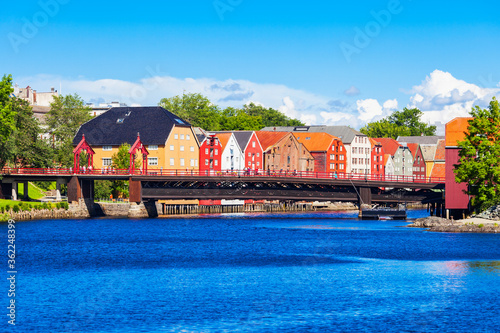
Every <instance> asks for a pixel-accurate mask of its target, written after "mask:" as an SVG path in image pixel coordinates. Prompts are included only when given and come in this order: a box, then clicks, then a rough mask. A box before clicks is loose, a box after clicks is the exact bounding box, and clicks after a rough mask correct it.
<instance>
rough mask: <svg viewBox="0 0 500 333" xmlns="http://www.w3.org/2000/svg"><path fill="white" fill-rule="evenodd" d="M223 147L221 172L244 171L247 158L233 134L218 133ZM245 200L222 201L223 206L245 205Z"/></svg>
mask: <svg viewBox="0 0 500 333" xmlns="http://www.w3.org/2000/svg"><path fill="white" fill-rule="evenodd" d="M216 136H217V138H218V139H219V141H220V143H221V145H222V156H221V172H223V173H224V172H232V171H239V170H243V168H244V163H245V156H244V155H243V152H242V150H241V148H240V146H239V144H238V141H237V140H236V137H235V136H234V134H233V133H229V132H223V133H216ZM244 204H245V201H244V200H238V199H233V200H224V199H223V200H221V205H244Z"/></svg>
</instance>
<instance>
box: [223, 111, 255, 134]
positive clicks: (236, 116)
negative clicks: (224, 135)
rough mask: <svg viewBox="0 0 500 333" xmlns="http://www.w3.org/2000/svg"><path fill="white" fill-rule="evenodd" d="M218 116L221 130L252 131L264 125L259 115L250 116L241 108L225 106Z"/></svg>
mask: <svg viewBox="0 0 500 333" xmlns="http://www.w3.org/2000/svg"><path fill="white" fill-rule="evenodd" d="M220 118H221V124H220V125H221V127H220V128H221V130H223V131H254V130H260V129H261V128H262V127H264V125H263V123H262V117H261V116H251V115H249V114H248V113H246V112H245V110H242V109H235V108H232V107H227V108H225V109H224V110H223V111H222V116H221V117H220Z"/></svg>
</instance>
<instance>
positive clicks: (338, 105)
mask: <svg viewBox="0 0 500 333" xmlns="http://www.w3.org/2000/svg"><path fill="white" fill-rule="evenodd" d="M498 7H500V5H498V4H496V3H494V2H487V3H486V2H476V3H470V2H448V1H447V2H434V1H433V2H431V1H417V0H413V1H410V0H399V1H398V0H390V1H356V2H354V1H353V2H336V1H328V2H327V1H309V2H304V1H274V2H271V1H260V0H253V1H250V0H206V1H201V0H200V1H194V0H193V1H189V0H185V1H157V2H145V3H140V2H137V1H133V2H132V1H121V2H105V1H99V2H97V1H92V0H90V1H75V0H41V1H24V2H21V3H19V4H18V3H14V2H10V3H9V4H7V5H5V6H4V10H3V12H2V14H1V17H2V20H0V49H1V50H2V52H1V53H0V66H1V69H2V73H10V74H12V75H13V77H14V81H15V82H17V83H18V84H19V85H20V86H26V85H30V86H31V87H32V88H34V89H37V90H38V91H48V90H49V89H50V87H52V86H54V87H56V89H59V87H60V86H61V87H62V92H63V94H66V93H78V94H79V95H80V96H82V97H83V98H84V99H85V100H86V101H87V102H90V101H106V102H110V101H112V100H119V101H122V102H126V103H128V104H129V105H132V104H141V105H155V104H156V103H158V101H159V99H160V98H162V97H170V96H173V95H176V94H182V92H183V91H186V92H200V93H202V94H204V95H206V96H208V97H209V98H210V99H211V100H212V101H213V102H214V103H216V104H219V105H221V106H229V105H231V106H236V107H240V106H241V105H243V104H244V103H247V102H249V101H252V102H256V103H261V104H263V105H265V106H269V107H273V108H277V109H280V110H282V111H283V112H285V113H287V114H288V115H290V116H293V117H297V118H301V119H303V120H304V121H307V122H308V123H311V124H322V123H327V124H349V125H351V126H353V127H355V128H359V127H360V126H362V125H363V124H365V123H366V122H367V121H373V120H377V119H380V118H381V117H384V116H386V115H388V114H390V113H391V112H392V111H394V110H396V109H402V108H403V107H405V106H416V107H419V108H421V109H422V111H424V112H425V113H426V116H425V118H426V121H428V122H431V123H434V122H442V123H443V122H446V121H448V120H450V119H451V118H450V117H453V116H457V115H466V114H467V112H468V111H469V110H470V107H471V106H472V105H476V104H479V105H481V106H485V105H487V102H488V100H490V99H491V97H492V96H494V95H496V94H497V92H498V91H499V86H498V83H499V81H500V67H499V66H496V64H497V63H498V54H500V52H499V45H500V44H499V36H500V23H499V22H500V21H499V20H498V12H499V11H498V9H499V8H498ZM30 28H32V29H31V30H30ZM33 28H34V29H33Z"/></svg>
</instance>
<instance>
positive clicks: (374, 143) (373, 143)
mask: <svg viewBox="0 0 500 333" xmlns="http://www.w3.org/2000/svg"><path fill="white" fill-rule="evenodd" d="M368 140H370V143H371V145H372V149H373V147H375V146H378V145H380V146H381V145H382V144H381V143H380V142H379V141H377V140H375V139H374V138H368Z"/></svg>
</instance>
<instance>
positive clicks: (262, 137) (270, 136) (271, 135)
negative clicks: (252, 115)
mask: <svg viewBox="0 0 500 333" xmlns="http://www.w3.org/2000/svg"><path fill="white" fill-rule="evenodd" d="M289 133H290V132H270V131H257V132H255V134H256V135H257V138H258V139H259V142H260V145H261V146H262V150H263V151H266V150H267V149H268V148H269V147H271V146H273V145H275V144H276V143H277V142H278V141H280V140H281V139H283V138H284V137H285V136H286V135H288V134H289Z"/></svg>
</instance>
